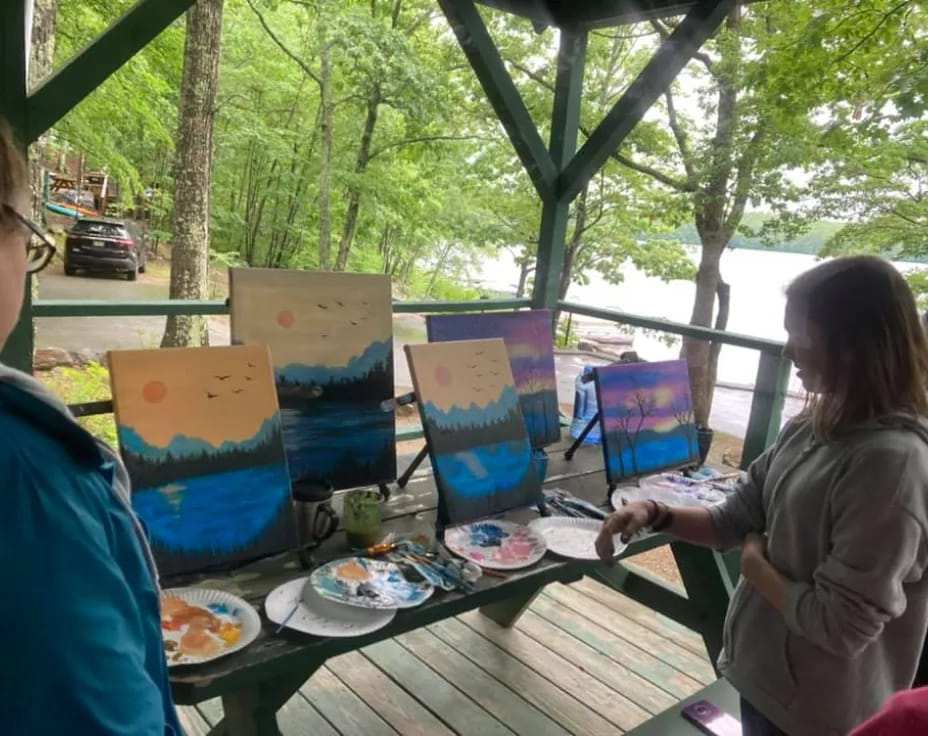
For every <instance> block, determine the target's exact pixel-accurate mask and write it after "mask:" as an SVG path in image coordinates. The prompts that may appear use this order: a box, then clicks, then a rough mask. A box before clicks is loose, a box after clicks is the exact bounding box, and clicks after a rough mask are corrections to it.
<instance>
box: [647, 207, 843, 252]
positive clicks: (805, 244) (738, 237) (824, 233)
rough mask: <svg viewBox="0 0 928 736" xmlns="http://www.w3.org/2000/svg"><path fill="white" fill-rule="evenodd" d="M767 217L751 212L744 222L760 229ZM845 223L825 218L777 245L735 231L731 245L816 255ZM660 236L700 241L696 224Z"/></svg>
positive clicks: (754, 228)
mask: <svg viewBox="0 0 928 736" xmlns="http://www.w3.org/2000/svg"><path fill="white" fill-rule="evenodd" d="M765 219H767V215H765V214H763V213H761V212H749V213H747V214H746V215H745V216H744V220H743V223H742V224H743V225H744V226H745V227H747V228H750V229H751V230H758V229H760V226H761V225H762V224H763V222H764V220H765ZM844 224H845V223H843V222H832V221H828V220H823V221H821V222H817V223H815V224H814V225H813V226H812V227H811V229H810V230H809V231H808V232H807V233H805V234H803V235H800V236H799V237H798V238H795V239H793V240H789V241H787V242H785V243H778V244H777V245H765V244H764V243H762V242H761V241H760V239H758V238H749V237H747V236H746V235H743V234H742V233H735V236H734V237H733V238H732V239H731V246H732V247H733V248H744V249H747V250H772V251H776V252H778V253H807V254H809V255H813V256H815V255H818V254H819V253H820V252H821V250H822V248H824V247H825V243H826V242H827V241H828V239H829V238H831V237H832V236H833V235H834V234H835V233H836V232H838V230H840V229H841V228H842V227H844ZM658 237H663V238H667V239H670V238H673V239H674V240H679V241H680V242H681V243H689V244H698V243H699V235H698V234H697V232H696V226H695V225H692V224H688V225H683V226H681V227H678V228H677V229H676V230H674V231H673V232H672V233H667V234H666V235H663V236H658Z"/></svg>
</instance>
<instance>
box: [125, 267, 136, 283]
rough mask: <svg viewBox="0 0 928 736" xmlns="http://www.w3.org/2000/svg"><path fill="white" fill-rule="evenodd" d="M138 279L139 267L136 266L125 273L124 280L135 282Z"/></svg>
mask: <svg viewBox="0 0 928 736" xmlns="http://www.w3.org/2000/svg"><path fill="white" fill-rule="evenodd" d="M138 277H139V267H138V266H136V267H135V268H133V269H132V270H131V271H129V272H128V273H126V278H127V279H129V281H135V280H136V279H137V278H138Z"/></svg>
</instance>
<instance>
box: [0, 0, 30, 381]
mask: <svg viewBox="0 0 928 736" xmlns="http://www.w3.org/2000/svg"><path fill="white" fill-rule="evenodd" d="M9 5H10V7H8V8H5V9H4V12H3V13H0V61H2V64H3V65H2V67H0V115H2V116H3V117H5V118H6V119H7V121H8V122H9V123H10V125H12V126H13V130H14V132H15V133H16V135H17V136H18V137H19V140H20V141H24V140H25V134H26V129H27V125H28V113H27V97H26V63H27V56H26V55H27V53H28V41H27V39H28V33H27V28H26V19H27V17H28V16H29V15H31V13H30V12H29V11H30V2H29V0H11V2H10V3H9ZM29 30H31V29H29ZM23 153H25V150H24V151H23ZM25 293H26V296H25V299H24V300H23V309H22V312H21V313H20V318H19V322H18V323H17V324H16V327H14V328H13V333H12V334H11V335H10V337H9V338H8V339H7V341H6V345H5V346H4V347H3V349H2V351H0V362H3V363H6V364H7V365H9V366H12V367H13V368H19V369H20V370H22V371H28V372H31V371H32V342H33V335H32V281H31V279H28V278H27V279H26V292H25Z"/></svg>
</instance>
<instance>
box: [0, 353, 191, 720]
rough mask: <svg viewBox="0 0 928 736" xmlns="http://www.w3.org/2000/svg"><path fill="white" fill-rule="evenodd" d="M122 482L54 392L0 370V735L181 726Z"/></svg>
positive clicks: (147, 566)
mask: <svg viewBox="0 0 928 736" xmlns="http://www.w3.org/2000/svg"><path fill="white" fill-rule="evenodd" d="M126 481H127V476H126V474H125V470H124V468H123V467H122V465H121V463H120V462H119V459H118V458H117V457H116V456H115V455H113V454H112V452H110V451H108V450H107V449H106V448H105V447H104V446H101V445H100V444H98V443H97V442H96V441H95V440H94V439H93V438H92V437H91V436H90V435H89V434H88V433H86V432H85V431H84V430H83V429H82V428H81V427H80V426H79V425H78V424H77V423H76V422H74V421H73V420H72V419H71V418H70V416H69V415H68V414H67V413H66V412H65V411H64V407H63V406H62V405H61V404H60V403H58V402H57V400H55V399H54V398H52V397H51V396H49V395H47V394H44V390H43V389H42V388H41V387H40V385H39V384H38V383H36V382H35V381H33V380H32V379H31V378H28V377H26V376H25V375H23V374H20V373H17V372H15V371H11V370H10V369H8V368H5V367H3V366H0V596H2V598H0V734H4V735H7V734H8V735H10V736H19V735H20V734H22V736H46V735H48V736H52V735H54V736H61V735H62V734H75V735H80V736H83V735H84V734H86V735H87V736H181V735H182V734H183V731H182V730H181V727H180V724H179V723H178V720H177V715H176V713H175V710H174V706H173V703H172V701H171V691H170V686H169V683H168V677H167V666H166V664H165V660H164V653H163V649H162V642H161V630H160V623H159V618H160V615H159V603H158V584H157V579H156V576H155V574H154V568H153V563H152V562H151V555H150V552H149V551H148V547H147V544H146V542H145V540H144V538H143V537H142V535H141V533H140V530H141V528H140V526H139V524H138V521H137V520H136V519H135V518H134V516H133V515H132V513H131V511H130V509H129V507H128V503H127V492H128V487H127V483H126ZM122 485H125V486H126V487H121V486H122Z"/></svg>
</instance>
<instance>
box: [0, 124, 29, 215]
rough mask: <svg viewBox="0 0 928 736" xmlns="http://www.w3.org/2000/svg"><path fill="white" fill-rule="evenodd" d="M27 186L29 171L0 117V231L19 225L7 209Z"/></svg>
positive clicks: (9, 129)
mask: <svg viewBox="0 0 928 736" xmlns="http://www.w3.org/2000/svg"><path fill="white" fill-rule="evenodd" d="M28 186H29V171H28V168H27V167H26V159H25V157H24V156H23V153H22V149H20V147H19V146H18V145H16V140H15V138H14V137H13V130H12V128H10V125H9V123H7V122H6V120H4V119H3V118H2V117H0V231H2V230H8V229H9V228H11V227H13V226H16V225H18V224H19V223H18V221H17V220H16V219H15V218H14V217H13V216H12V214H11V213H10V212H9V210H7V207H15V206H16V205H17V199H18V198H19V197H20V196H21V195H22V193H23V191H24V190H25V189H26V187H28ZM3 205H6V207H4V206H3Z"/></svg>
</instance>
